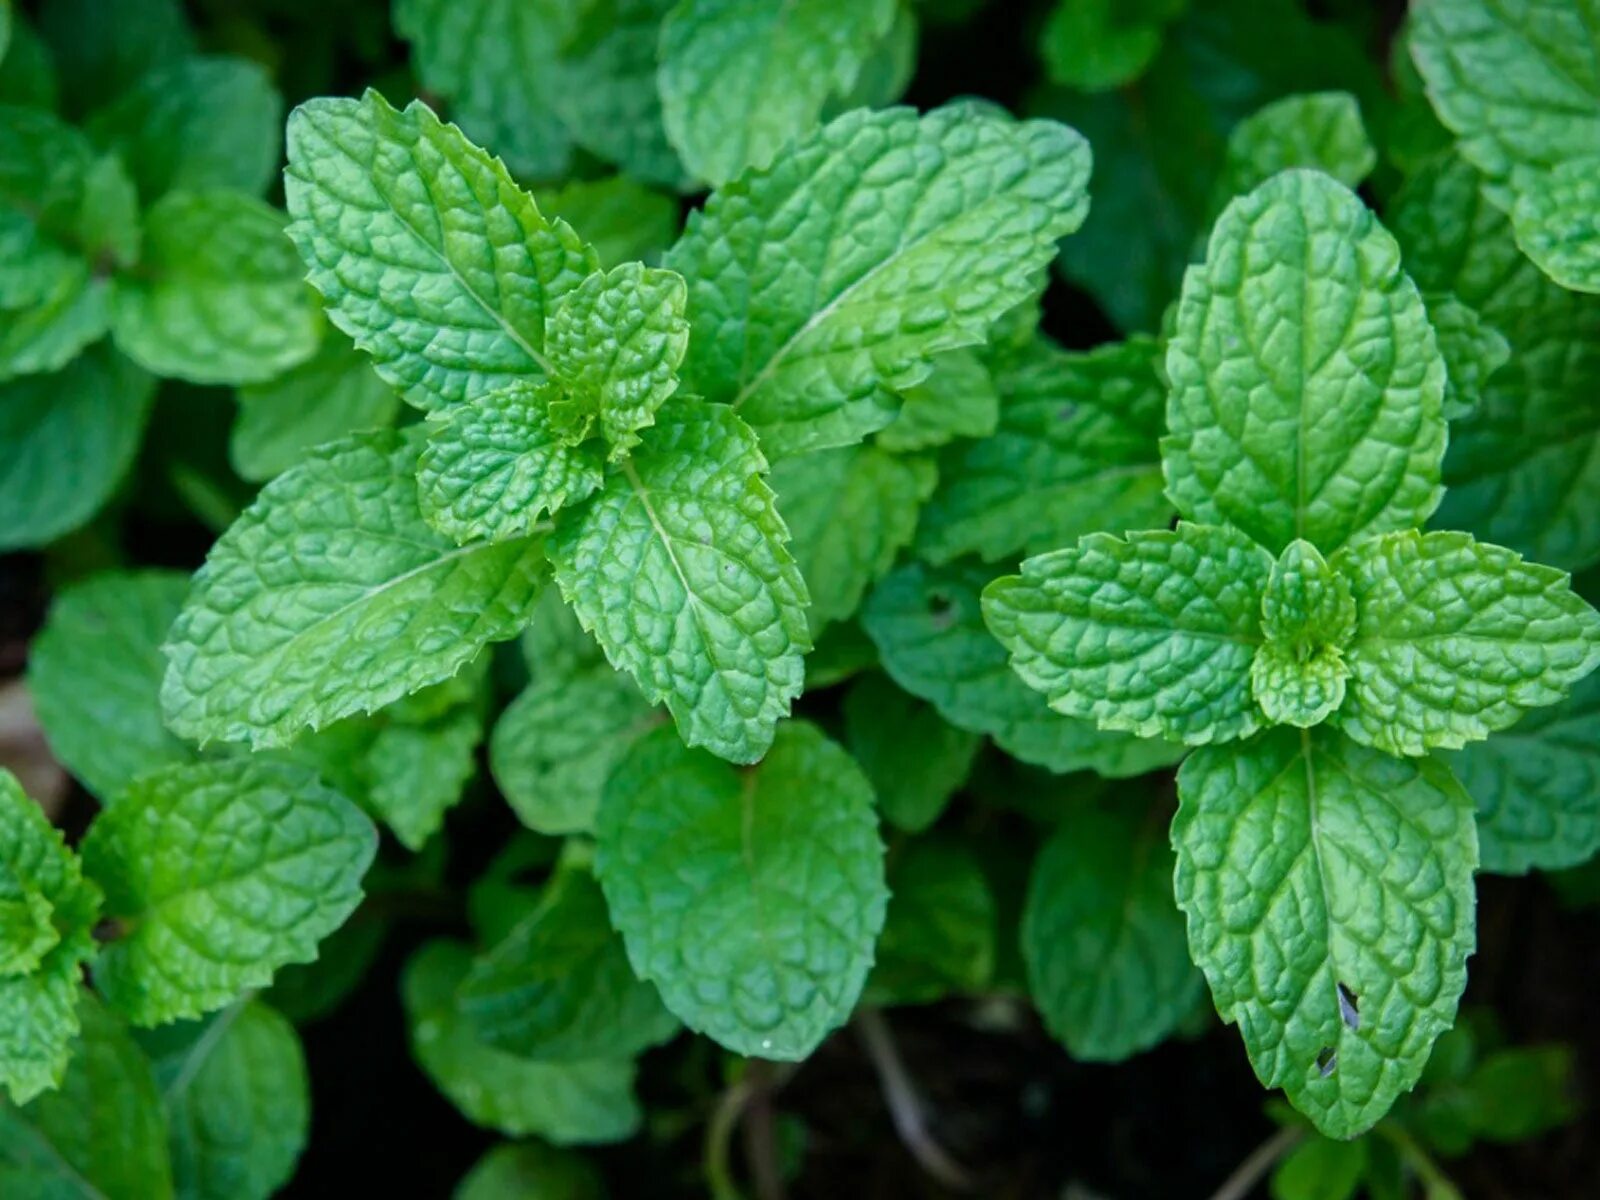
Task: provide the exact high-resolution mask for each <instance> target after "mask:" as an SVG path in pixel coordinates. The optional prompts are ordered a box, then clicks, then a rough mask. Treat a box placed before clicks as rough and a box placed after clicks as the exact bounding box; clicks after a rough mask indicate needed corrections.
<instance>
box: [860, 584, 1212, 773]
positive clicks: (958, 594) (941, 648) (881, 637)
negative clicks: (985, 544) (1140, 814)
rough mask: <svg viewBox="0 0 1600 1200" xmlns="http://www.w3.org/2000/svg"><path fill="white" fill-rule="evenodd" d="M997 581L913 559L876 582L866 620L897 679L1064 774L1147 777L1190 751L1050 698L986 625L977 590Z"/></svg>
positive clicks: (954, 717) (953, 716) (1006, 746)
mask: <svg viewBox="0 0 1600 1200" xmlns="http://www.w3.org/2000/svg"><path fill="white" fill-rule="evenodd" d="M991 578H993V575H992V573H991V572H989V571H986V570H985V569H983V568H982V567H977V566H972V565H953V566H949V567H945V568H941V569H933V568H928V567H924V566H921V565H917V564H912V565H907V566H903V567H901V568H899V569H898V570H896V571H894V572H893V573H891V574H890V575H889V576H887V577H886V578H885V579H884V581H883V582H882V583H880V584H879V585H878V586H877V588H876V589H875V590H874V591H873V593H872V595H871V596H870V597H868V599H867V604H866V607H865V608H864V609H863V610H862V615H861V623H862V625H863V626H864V627H865V629H866V631H867V634H868V635H869V636H870V637H871V638H872V640H873V642H874V643H875V644H876V645H877V647H878V652H879V654H880V655H881V656H882V659H883V669H884V670H885V671H887V672H888V673H889V675H890V677H891V678H893V679H894V681H895V682H896V683H897V684H899V685H900V686H901V687H902V688H904V689H905V690H906V691H908V692H910V693H911V694H912V695H913V696H917V697H920V698H921V699H923V700H926V701H928V703H930V704H932V705H933V706H934V707H935V708H937V709H938V710H939V713H940V715H942V716H943V717H944V718H945V720H947V721H949V722H950V723H951V724H952V725H954V726H956V727H957V728H959V729H966V730H970V731H971V732H973V733H981V734H986V735H988V736H989V737H992V738H993V739H994V740H995V743H996V744H997V745H998V746H999V747H1000V748H1001V749H1002V750H1004V751H1006V753H1008V754H1011V755H1014V756H1015V757H1017V758H1019V759H1021V760H1022V761H1023V762H1027V763H1033V764H1035V765H1037V766H1041V767H1045V768H1047V769H1049V770H1051V771H1055V772H1058V773H1064V772H1067V771H1084V770H1090V771H1097V772H1099V773H1100V774H1102V775H1109V776H1114V777H1117V776H1124V775H1138V774H1141V773H1143V772H1145V771H1151V770H1154V769H1156V768H1157V767H1163V766H1169V765H1170V764H1172V763H1175V762H1177V761H1178V759H1179V758H1181V757H1182V756H1183V749H1182V747H1180V746H1176V745H1173V744H1172V743H1170V742H1164V741H1161V740H1160V739H1147V740H1141V739H1139V738H1135V737H1132V736H1130V735H1128V734H1124V733H1106V732H1104V731H1102V730H1100V729H1097V728H1096V727H1095V726H1094V724H1093V723H1091V722H1089V721H1080V720H1077V719H1075V718H1073V717H1066V716H1062V715H1061V714H1060V713H1058V712H1055V711H1054V710H1052V709H1051V708H1049V707H1047V706H1046V705H1044V704H1041V703H1040V702H1039V696H1038V694H1037V693H1036V692H1034V691H1033V690H1032V689H1030V688H1029V687H1028V685H1027V684H1025V683H1023V682H1022V680H1021V679H1019V678H1018V677H1017V674H1016V672H1014V671H1013V670H1012V669H1011V668H1010V666H1008V665H1007V661H1006V651H1005V647H1004V646H1002V645H1001V644H1000V643H999V642H998V641H996V640H995V638H994V635H993V634H991V633H990V632H989V630H988V628H987V627H986V626H985V625H984V623H983V613H982V611H981V609H980V606H979V599H978V594H979V592H980V591H981V590H982V589H983V585H984V584H986V583H987V582H989V580H990V579H991Z"/></svg>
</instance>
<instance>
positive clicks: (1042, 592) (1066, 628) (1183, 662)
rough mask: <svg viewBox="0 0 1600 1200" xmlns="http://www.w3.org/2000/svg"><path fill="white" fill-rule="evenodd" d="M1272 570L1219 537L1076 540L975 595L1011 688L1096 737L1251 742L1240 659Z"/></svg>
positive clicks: (1231, 536)
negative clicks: (1034, 696)
mask: <svg viewBox="0 0 1600 1200" xmlns="http://www.w3.org/2000/svg"><path fill="white" fill-rule="evenodd" d="M1271 568H1272V563H1271V561H1270V560H1269V559H1268V557H1267V555H1266V554H1265V553H1263V552H1262V550H1261V548H1260V547H1259V546H1257V545H1254V544H1253V543H1251V541H1250V540H1249V539H1248V538H1246V537H1245V536H1244V535H1243V534H1241V533H1238V532H1236V531H1235V530H1233V529H1231V528H1228V527H1226V526H1215V527H1213V526H1204V525H1190V524H1187V523H1182V524H1179V526H1178V527H1177V529H1176V530H1165V529H1161V530H1146V531H1144V532H1136V533H1130V534H1129V535H1128V536H1127V539H1126V540H1122V539H1118V538H1114V537H1112V536H1110V535H1109V534H1090V535H1089V536H1088V537H1085V538H1082V539H1080V540H1079V542H1078V544H1077V546H1076V547H1075V548H1072V549H1067V550H1057V551H1054V552H1053V553H1050V554H1043V555H1040V556H1039V557H1037V558H1030V559H1028V561H1027V562H1025V563H1023V564H1022V574H1021V575H1012V576H1007V577H1005V578H1002V579H997V580H995V581H994V582H993V583H991V584H990V585H989V586H988V587H987V588H985V589H984V593H983V616H984V620H985V621H986V622H987V623H988V626H989V628H990V629H991V630H992V631H993V632H994V635H995V637H997V638H998V639H999V640H1000V643H1001V644H1002V645H1003V646H1005V648H1006V650H1007V651H1008V652H1009V653H1010V655H1011V665H1012V668H1013V669H1014V670H1015V671H1016V672H1017V674H1019V675H1020V676H1021V677H1022V680H1023V682H1024V683H1026V684H1028V686H1029V687H1032V688H1034V689H1035V690H1037V691H1040V692H1043V693H1044V694H1045V696H1046V697H1048V699H1049V701H1050V705H1051V707H1052V708H1054V709H1056V710H1057V711H1058V712H1062V713H1065V714H1066V715H1068V716H1072V717H1078V718H1080V719H1082V720H1092V721H1094V722H1095V723H1096V724H1098V725H1099V726H1100V728H1102V729H1112V730H1123V731H1126V732H1128V733H1133V734H1136V735H1138V736H1140V737H1158V736H1161V737H1168V738H1171V739H1172V740H1174V741H1181V742H1184V743H1186V744H1188V745H1201V744H1204V743H1206V742H1212V741H1230V740H1232V739H1234V738H1238V737H1245V736H1247V735H1248V734H1249V733H1250V732H1251V731H1253V730H1254V729H1255V728H1256V726H1257V724H1258V719H1257V715H1256V709H1255V706H1254V704H1253V703H1252V702H1251V696H1250V660H1251V657H1252V656H1253V655H1254V654H1255V651H1256V647H1257V646H1258V645H1259V644H1260V643H1261V640H1262V634H1261V617H1260V597H1261V592H1262V589H1263V588H1264V587H1265V586H1266V582H1267V577H1268V574H1269V572H1270V571H1271Z"/></svg>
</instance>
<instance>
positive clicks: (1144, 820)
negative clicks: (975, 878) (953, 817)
mask: <svg viewBox="0 0 1600 1200" xmlns="http://www.w3.org/2000/svg"><path fill="white" fill-rule="evenodd" d="M1110 799H1112V800H1114V801H1115V803H1110V804H1106V803H1099V804H1097V803H1095V802H1094V801H1092V800H1090V799H1087V798H1083V799H1078V798H1074V799H1072V800H1070V801H1069V802H1068V804H1067V806H1066V809H1065V811H1064V813H1063V815H1062V819H1061V823H1060V824H1059V825H1058V826H1057V828H1056V832H1055V833H1054V834H1053V835H1052V836H1051V838H1050V840H1049V841H1048V842H1047V843H1045V846H1044V849H1043V850H1041V851H1040V852H1039V857H1038V858H1037V859H1036V860H1035V861H1034V864H1033V871H1032V873H1031V875H1030V876H1029V879H1028V896H1027V900H1026V902H1025V903H1024V905H1023V909H1022V928H1021V934H1020V936H1021V941H1022V957H1023V961H1024V962H1025V963H1026V964H1027V967H1028V991H1029V993H1030V994H1031V995H1032V997H1033V1000H1034V1003H1035V1004H1037V1005H1038V1007H1039V1014H1040V1016H1041V1017H1043V1019H1044V1023H1045V1025H1046V1027H1048V1028H1049V1030H1050V1032H1051V1033H1052V1034H1054V1035H1055V1036H1056V1037H1057V1038H1059V1039H1060V1040H1061V1041H1062V1043H1063V1044H1065V1046H1066V1047H1067V1049H1068V1051H1070V1052H1071V1054H1072V1056H1073V1057H1074V1058H1076V1059H1080V1060H1083V1061H1086V1062H1119V1061H1121V1060H1122V1059H1125V1058H1129V1057H1131V1056H1132V1055H1135V1054H1138V1053H1140V1052H1141V1051H1143V1050H1148V1049H1149V1048H1150V1047H1152V1046H1154V1045H1156V1044H1157V1043H1159V1042H1161V1041H1162V1040H1164V1039H1165V1038H1167V1037H1168V1036H1169V1035H1170V1034H1171V1033H1172V1032H1173V1030H1174V1029H1176V1028H1177V1026H1178V1024H1179V1023H1180V1022H1181V1021H1182V1020H1183V1019H1184V1018H1185V1017H1187V1016H1188V1015H1189V1014H1190V1013H1191V1012H1193V1011H1194V1007H1195V1004H1196V1003H1197V1002H1198V1001H1199V999H1200V995H1201V989H1202V981H1201V977H1200V974H1199V972H1198V971H1196V970H1195V969H1194V965H1193V964H1192V963H1191V962H1190V961H1189V946H1188V943H1187V942H1186V941H1185V939H1184V930H1183V916H1182V915H1181V914H1180V913H1179V912H1178V908H1177V905H1176V904H1175V903H1173V898H1172V868H1173V856H1172V851H1171V849H1170V848H1169V847H1168V846H1167V841H1166V838H1165V836H1164V833H1165V826H1164V823H1163V815H1162V811H1161V809H1160V808H1159V807H1156V806H1152V805H1151V804H1148V803H1142V804H1141V803H1137V802H1136V798H1130V797H1126V796H1113V797H1110Z"/></svg>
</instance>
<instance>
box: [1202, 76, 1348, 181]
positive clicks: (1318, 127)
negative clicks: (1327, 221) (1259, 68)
mask: <svg viewBox="0 0 1600 1200" xmlns="http://www.w3.org/2000/svg"><path fill="white" fill-rule="evenodd" d="M1377 164H1378V152H1377V151H1376V150H1375V149H1373V146H1372V142H1371V140H1370V139H1369V138H1368V137H1367V131H1366V127H1365V126H1364V125H1362V123H1361V105H1360V103H1359V102H1358V101H1357V100H1356V98H1355V97H1354V96H1352V95H1351V94H1350V93H1349V92H1313V93H1310V94H1308V95H1302V96H1285V97H1284V98H1283V99H1281V100H1275V101H1273V102H1272V103H1271V104H1268V105H1267V106H1266V107H1265V108H1261V109H1258V110H1257V111H1256V112H1254V113H1252V114H1251V115H1250V116H1248V117H1246V118H1245V119H1244V120H1243V121H1240V122H1239V124H1237V125H1235V126H1234V128H1233V132H1232V133H1230V134H1229V135H1228V151H1227V156H1226V158H1225V159H1224V160H1223V164H1222V177H1221V179H1219V180H1218V183H1217V191H1216V194H1217V196H1218V197H1219V198H1220V201H1219V203H1218V204H1217V205H1216V207H1217V208H1218V209H1220V208H1221V207H1222V206H1223V204H1224V203H1226V202H1227V201H1228V200H1229V199H1230V198H1232V197H1234V196H1242V195H1243V194H1244V193H1246V192H1248V191H1250V190H1251V189H1253V188H1255V187H1257V186H1259V185H1260V184H1262V183H1265V182H1266V181H1267V180H1268V179H1270V178H1272V176H1274V175H1276V174H1277V173H1278V172H1279V171H1284V170H1288V169H1289V168H1290V167H1312V168H1315V169H1316V170H1319V171H1322V172H1324V173H1325V174H1328V175H1331V176H1332V177H1333V178H1334V179H1337V180H1338V181H1339V182H1340V183H1342V184H1344V185H1345V187H1349V188H1353V187H1355V186H1356V185H1357V184H1359V183H1360V182H1361V181H1362V180H1363V179H1365V178H1366V177H1367V176H1368V175H1369V174H1370V173H1371V171H1372V168H1373V167H1375V166H1377Z"/></svg>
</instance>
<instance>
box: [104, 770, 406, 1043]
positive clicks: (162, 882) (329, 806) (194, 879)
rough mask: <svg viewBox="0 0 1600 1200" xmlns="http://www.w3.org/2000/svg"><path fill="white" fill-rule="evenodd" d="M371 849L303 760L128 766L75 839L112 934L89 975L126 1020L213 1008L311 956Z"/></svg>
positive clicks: (169, 1017) (338, 917) (365, 832)
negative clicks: (156, 768)
mask: <svg viewBox="0 0 1600 1200" xmlns="http://www.w3.org/2000/svg"><path fill="white" fill-rule="evenodd" d="M376 850H377V835H376V831H375V830H374V829H373V827H372V824H371V822H369V821H368V820H367V819H366V818H365V817H364V816H362V815H361V812H360V810H359V809H357V808H356V807H355V806H354V805H353V804H351V803H350V801H348V800H346V799H345V798H344V797H343V796H341V795H340V794H339V793H338V792H334V791H331V790H329V789H328V788H327V787H325V786H323V785H322V784H321V783H320V782H319V781H318V779H317V778H316V776H315V775H313V774H312V773H311V772H310V771H309V770H307V769H306V768H304V767H299V766H293V765H290V764H288V763H280V762H271V761H262V760H259V759H251V758H236V759H228V760H223V761H219V762H210V763H200V764H196V765H193V766H175V767H169V768H167V769H166V770H164V771H160V772H157V773H155V774H152V775H145V776H142V777H141V778H140V779H138V780H136V781H135V782H134V783H133V784H131V785H130V786H129V787H128V788H127V790H125V791H124V792H123V793H122V795H121V796H119V797H118V798H117V801H116V803H115V804H113V805H112V806H111V807H110V808H108V809H106V810H105V811H104V812H102V813H101V814H100V816H99V818H98V819H96V821H95V823H94V825H93V826H92V827H91V829H90V830H89V835H88V837H86V838H85V839H84V843H83V859H84V867H85V869H86V870H87V871H88V872H89V874H90V875H91V876H92V877H93V878H94V879H95V881H96V882H98V883H99V884H100V886H101V887H103V888H104V889H105V892H106V913H107V915H108V916H109V917H110V918H112V919H113V920H115V921H117V922H119V924H120V926H121V932H122V936H121V937H119V938H118V939H117V940H115V941H114V942H111V943H110V944H108V945H107V946H106V947H105V948H104V949H103V950H102V952H101V955H100V959H99V961H98V963H97V964H96V967H95V984H96V986H97V987H98V988H99V989H100V992H101V994H102V995H104V996H105V998H106V1000H107V1001H108V1002H109V1003H111V1004H112V1005H113V1006H115V1007H116V1008H117V1009H119V1010H120V1011H121V1012H123V1013H125V1014H126V1015H127V1016H128V1018H129V1019H130V1020H132V1021H133V1022H134V1023H135V1024H137V1025H158V1024H163V1023H165V1022H168V1021H173V1020H178V1019H182V1018H185V1017H198V1016H203V1015H204V1014H206V1013H208V1012H211V1011H213V1010H215V1009H218V1008H221V1007H223V1006H224V1005H226V1004H228V1003H230V1002H231V1001H233V1000H234V999H236V998H237V997H238V996H239V995H240V994H241V993H243V992H244V991H246V990H247V989H249V988H257V987H264V986H265V985H266V984H268V983H269V982H271V980H272V973H273V972H274V971H276V970H277V969H278V968H279V967H281V966H284V965H286V964H288V963H303V962H309V961H311V960H312V959H313V958H315V957H316V955H317V943H318V942H319V941H320V940H321V939H322V938H324V937H326V936H327V935H328V934H330V933H332V932H333V931H334V930H335V929H337V928H338V927H339V926H340V925H341V924H343V923H344V920H345V918H346V917H348V916H349V915H350V913H351V912H352V911H354V909H355V907H356V904H357V903H358V902H359V901H360V899H361V877H362V876H363V875H364V874H366V870H367V867H368V866H369V865H370V864H371V862H372V856H373V854H374V853H375V852H376Z"/></svg>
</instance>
